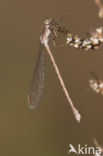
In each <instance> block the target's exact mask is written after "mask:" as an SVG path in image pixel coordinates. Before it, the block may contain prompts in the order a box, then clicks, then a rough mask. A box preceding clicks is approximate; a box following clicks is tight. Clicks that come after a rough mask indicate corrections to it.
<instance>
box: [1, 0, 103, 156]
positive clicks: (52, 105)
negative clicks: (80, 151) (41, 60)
mask: <svg viewBox="0 0 103 156" xmlns="http://www.w3.org/2000/svg"><path fill="white" fill-rule="evenodd" d="M63 15H67V17H66V18H65V19H64V21H63V24H64V25H66V26H69V29H70V31H71V32H73V33H74V34H78V35H80V36H82V37H88V36H87V33H88V32H90V31H92V30H95V28H97V27H100V26H103V21H102V19H99V18H98V7H97V6H96V4H95V3H94V1H93V0H77V1H76V0H68V1H67V0H55V1H51V0H18V1H17V0H15V1H14V0H9V1H8V0H0V155H1V156H7V155H8V156H18V155H19V156H23V155H25V156H28V155H29V156H35V155H37V156H67V155H68V150H69V144H73V145H74V146H77V144H81V145H83V146H84V145H85V144H87V145H88V146H94V144H93V141H92V140H93V138H96V139H97V140H98V142H99V143H100V144H103V124H102V122H103V119H102V118H103V97H102V96H101V95H99V94H95V93H94V92H93V91H92V90H91V89H90V87H89V79H90V77H91V76H90V71H91V70H94V71H95V72H96V73H97V75H98V76H99V77H101V78H103V70H102V67H103V47H101V48H100V49H99V50H97V51H84V50H78V49H74V48H72V47H69V46H68V47H58V48H54V47H53V45H51V46H52V52H53V55H54V57H55V60H56V63H57V65H58V67H59V69H60V72H61V75H62V77H63V80H64V82H65V84H66V87H67V89H68V90H69V93H70V96H71V98H72V101H73V103H74V105H75V106H76V108H77V109H78V110H79V112H80V114H81V115H82V118H81V123H80V124H78V123H77V121H76V120H75V118H74V115H73V113H72V111H71V108H70V106H69V105H68V103H67V100H66V98H65V96H64V94H63V91H62V89H61V86H60V85H59V82H58V80H57V77H56V74H55V72H54V69H53V67H52V64H51V62H50V60H49V58H48V55H47V52H46V51H44V55H45V62H46V78H45V88H44V92H43V95H42V98H41V100H40V105H39V107H38V108H37V109H36V110H29V108H28V104H27V95H28V91H29V88H30V83H31V79H32V73H33V69H34V66H35V63H36V59H37V52H38V45H39V36H40V31H41V29H42V27H43V22H44V20H45V18H46V17H55V18H56V19H59V18H60V17H61V16H63ZM72 155H73V154H72Z"/></svg>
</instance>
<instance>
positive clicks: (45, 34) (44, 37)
mask: <svg viewBox="0 0 103 156" xmlns="http://www.w3.org/2000/svg"><path fill="white" fill-rule="evenodd" d="M44 24H45V26H44V29H43V31H42V32H41V35H40V50H39V54H38V60H37V64H36V67H35V69H34V73H33V78H32V82H31V87H30V91H29V95H28V104H29V107H30V108H31V109H35V108H36V107H37V106H38V104H39V100H40V97H41V94H42V91H43V88H44V75H45V74H44V73H45V72H44V71H45V70H44V56H43V51H42V50H43V49H42V48H43V47H42V46H44V47H45V48H46V50H47V53H48V56H49V58H50V60H51V62H52V65H53V67H54V69H55V72H56V74H57V77H58V80H59V83H60V85H61V87H62V89H63V92H64V94H65V96H66V99H67V101H68V103H69V105H70V107H71V109H72V111H73V113H74V116H75V118H76V120H77V121H78V122H80V118H81V115H80V114H79V113H78V110H77V109H76V108H75V107H74V105H73V103H72V101H71V98H70V96H69V93H68V91H67V89H66V86H65V84H64V81H63V79H62V76H61V74H60V72H59V69H58V67H57V64H56V62H55V59H54V57H53V55H52V52H51V50H50V47H49V44H48V40H49V37H50V34H52V36H53V37H54V36H55V33H57V32H58V30H59V31H60V27H59V25H58V24H57V23H55V21H54V20H53V19H52V18H50V19H47V20H45V22H44Z"/></svg>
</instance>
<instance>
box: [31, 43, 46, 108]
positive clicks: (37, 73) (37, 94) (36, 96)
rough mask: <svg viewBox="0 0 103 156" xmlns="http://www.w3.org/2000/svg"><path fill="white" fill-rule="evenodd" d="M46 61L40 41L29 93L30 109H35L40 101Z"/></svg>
mask: <svg viewBox="0 0 103 156" xmlns="http://www.w3.org/2000/svg"><path fill="white" fill-rule="evenodd" d="M44 78H45V62H44V55H43V45H42V44H41V43H40V47H39V51H38V58H37V62H36V66H35V68H34V72H33V77H32V81H31V86H30V90H29V95H28V104H29V108H30V109H35V108H36V107H37V106H38V105H39V102H40V98H41V95H42V92H43V88H44Z"/></svg>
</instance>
